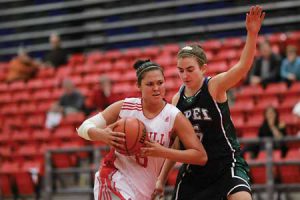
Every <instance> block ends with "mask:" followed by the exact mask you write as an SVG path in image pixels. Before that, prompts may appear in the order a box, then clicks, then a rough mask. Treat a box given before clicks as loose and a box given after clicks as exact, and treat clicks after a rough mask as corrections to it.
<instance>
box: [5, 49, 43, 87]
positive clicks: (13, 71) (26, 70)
mask: <svg viewBox="0 0 300 200" xmlns="http://www.w3.org/2000/svg"><path fill="white" fill-rule="evenodd" d="M38 68H39V64H38V62H37V61H35V60H34V59H32V58H31V57H30V56H29V55H28V54H27V52H26V51H25V49H23V48H20V49H19V51H18V55H17V56H16V57H15V58H13V59H12V60H11V61H10V63H9V68H8V74H7V77H6V81H7V82H13V81H18V80H22V81H27V80H29V79H30V78H32V77H34V76H35V74H36V73H37V71H38Z"/></svg>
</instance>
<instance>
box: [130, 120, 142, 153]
mask: <svg viewBox="0 0 300 200" xmlns="http://www.w3.org/2000/svg"><path fill="white" fill-rule="evenodd" d="M134 120H135V121H136V122H137V124H138V134H137V135H136V138H135V141H134V143H133V145H132V147H131V148H129V149H128V151H130V150H132V149H134V148H135V146H136V144H137V142H138V140H139V138H140V122H139V121H138V119H134Z"/></svg>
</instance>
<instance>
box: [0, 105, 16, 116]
mask: <svg viewBox="0 0 300 200" xmlns="http://www.w3.org/2000/svg"><path fill="white" fill-rule="evenodd" d="M0 113H2V114H3V115H6V116H7V115H16V114H17V113H19V106H18V105H17V104H14V103H12V104H6V106H5V107H2V109H1V111H0Z"/></svg>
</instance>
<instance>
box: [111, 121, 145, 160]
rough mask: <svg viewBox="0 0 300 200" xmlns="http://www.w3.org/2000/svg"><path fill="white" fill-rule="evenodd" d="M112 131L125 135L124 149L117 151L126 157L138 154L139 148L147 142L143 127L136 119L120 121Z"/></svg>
mask: <svg viewBox="0 0 300 200" xmlns="http://www.w3.org/2000/svg"><path fill="white" fill-rule="evenodd" d="M113 131H116V132H122V133H125V149H124V150H123V149H117V151H118V152H119V153H121V154H124V155H127V156H131V155H135V154H137V153H139V151H140V148H141V147H142V146H143V145H144V143H145V141H146V140H148V136H147V133H146V128H145V125H144V124H143V122H141V121H140V120H138V119H136V118H123V119H120V120H119V121H118V123H117V126H116V127H115V128H114V129H113Z"/></svg>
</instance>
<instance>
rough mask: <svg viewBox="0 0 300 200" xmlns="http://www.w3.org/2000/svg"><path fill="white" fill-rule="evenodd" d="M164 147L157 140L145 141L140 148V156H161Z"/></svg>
mask: <svg viewBox="0 0 300 200" xmlns="http://www.w3.org/2000/svg"><path fill="white" fill-rule="evenodd" d="M164 149H165V147H164V146H162V145H160V144H159V143H157V142H152V141H146V142H145V147H142V148H141V153H140V154H141V156H143V157H146V156H153V157H161V154H162V152H163V151H164Z"/></svg>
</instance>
